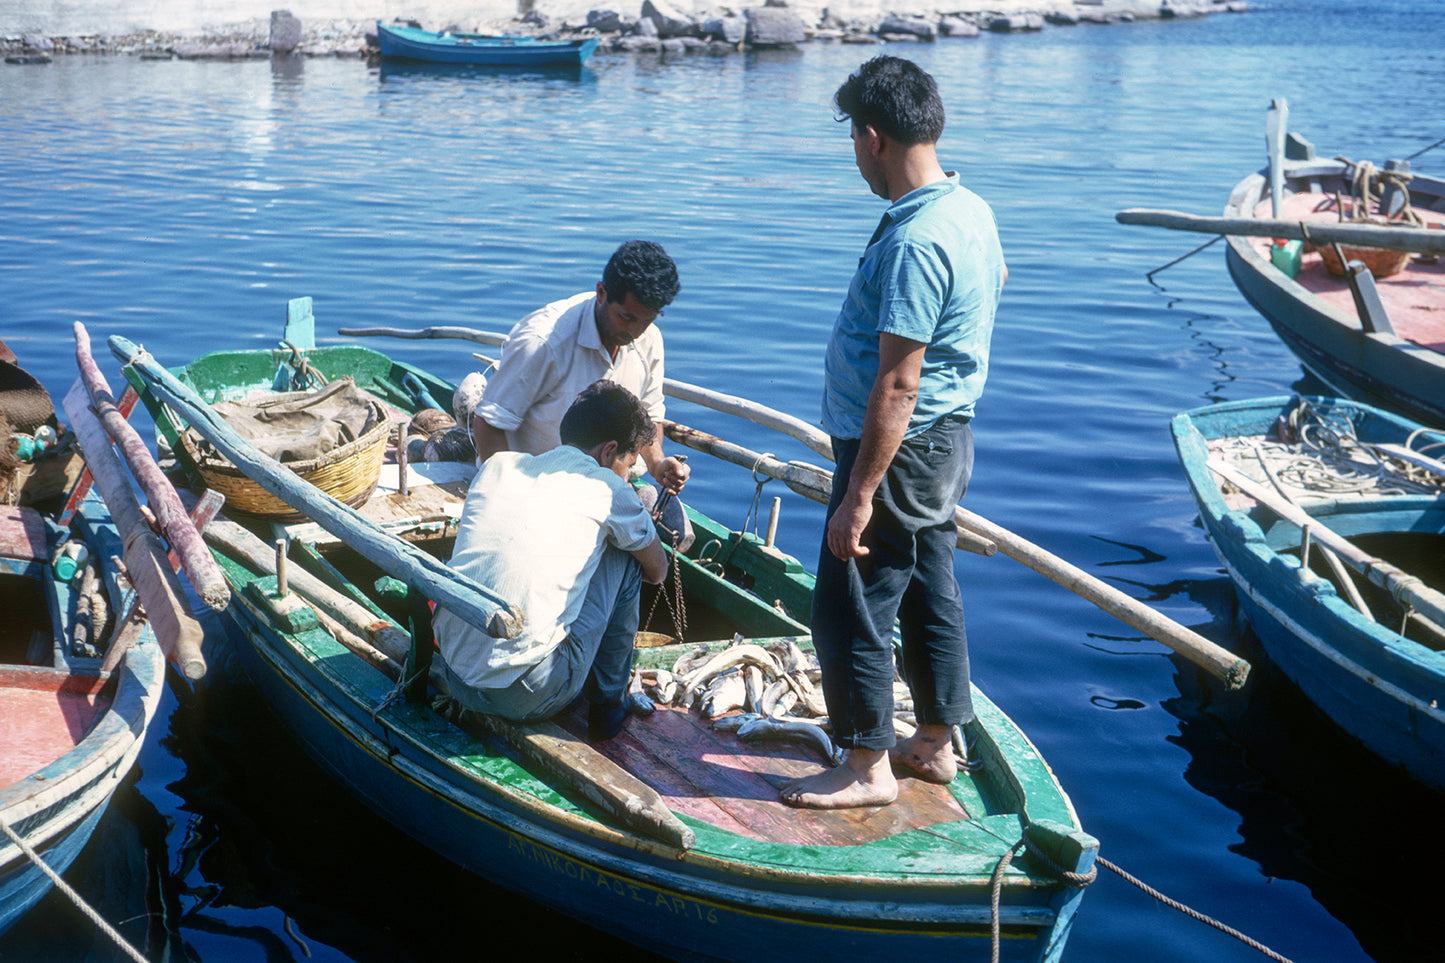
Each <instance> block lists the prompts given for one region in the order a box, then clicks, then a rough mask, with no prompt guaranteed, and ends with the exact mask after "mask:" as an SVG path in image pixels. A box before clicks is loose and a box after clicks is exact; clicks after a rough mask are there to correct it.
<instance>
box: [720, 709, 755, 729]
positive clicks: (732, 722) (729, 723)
mask: <svg viewBox="0 0 1445 963" xmlns="http://www.w3.org/2000/svg"><path fill="white" fill-rule="evenodd" d="M761 718H762V716H760V715H758V714H757V713H756V712H739V713H738V714H737V715H735V716H723V717H722V718H721V719H714V720H713V721H712V727H713V729H714V730H715V731H717V732H737V731H738V726H741V725H743V724H744V723H747V722H751V721H752V720H754V719H761Z"/></svg>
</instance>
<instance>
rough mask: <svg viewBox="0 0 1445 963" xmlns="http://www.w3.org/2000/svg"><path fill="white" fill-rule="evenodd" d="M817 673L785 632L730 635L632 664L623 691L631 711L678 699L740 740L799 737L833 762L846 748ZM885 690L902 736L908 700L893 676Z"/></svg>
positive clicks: (909, 716)
mask: <svg viewBox="0 0 1445 963" xmlns="http://www.w3.org/2000/svg"><path fill="white" fill-rule="evenodd" d="M821 678H822V671H821V670H820V669H819V667H818V659H817V657H816V656H815V655H813V654H812V653H811V652H804V651H803V650H802V649H801V648H800V647H799V646H798V644H797V642H795V641H794V640H793V639H790V638H783V639H773V640H770V641H769V642H768V643H767V644H758V643H756V642H749V641H748V640H746V639H745V638H743V637H742V636H741V635H737V636H734V637H733V640H732V642H731V643H730V644H728V645H726V646H724V647H722V648H721V649H718V648H715V647H714V646H710V645H707V644H703V645H699V646H697V647H696V648H694V649H692V650H690V651H688V652H686V653H684V654H683V655H681V656H680V657H679V658H678V659H677V661H676V662H674V663H673V665H672V668H671V669H670V670H669V669H637V670H635V671H634V672H633V674H632V689H631V693H630V697H631V700H632V709H633V711H634V712H637V713H638V714H641V715H648V714H650V713H652V712H653V711H655V710H656V707H657V705H658V704H662V705H670V706H679V707H682V708H685V709H689V710H691V711H695V712H698V713H701V715H702V716H703V718H705V719H711V720H714V721H713V728H714V729H716V730H719V731H723V732H734V733H736V734H737V737H738V738H739V739H741V740H742V741H743V742H761V741H774V740H785V741H794V742H802V743H805V744H807V745H810V746H813V747H814V748H816V749H817V750H818V752H819V753H820V754H821V755H822V756H823V758H824V760H825V761H827V763H828V764H829V765H833V766H836V765H838V764H839V763H840V762H842V761H843V758H844V756H845V754H846V753H847V750H845V749H840V748H839V747H837V746H835V745H834V744H833V740H832V737H831V736H830V735H829V727H828V707H827V705H826V703H824V701H823V692H822V690H821V689H819V688H818V686H819V683H820V680H821ZM893 692H894V720H893V725H894V728H895V730H897V732H898V734H899V736H900V737H907V736H909V735H911V734H912V733H913V730H914V727H915V725H916V722H915V719H914V717H913V701H912V698H911V696H910V693H909V691H908V687H907V685H905V684H904V683H903V682H902V680H900V679H897V678H895V679H894V682H893ZM739 710H741V711H739ZM955 751H956V752H958V753H959V754H960V755H961V756H964V755H965V754H964V752H963V745H962V741H961V737H956V738H955Z"/></svg>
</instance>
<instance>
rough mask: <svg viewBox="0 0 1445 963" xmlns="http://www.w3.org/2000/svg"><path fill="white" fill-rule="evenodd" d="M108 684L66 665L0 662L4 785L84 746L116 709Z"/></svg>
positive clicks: (1, 776)
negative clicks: (105, 692) (50, 666)
mask: <svg viewBox="0 0 1445 963" xmlns="http://www.w3.org/2000/svg"><path fill="white" fill-rule="evenodd" d="M104 684H105V680H104V679H101V678H99V677H94V678H90V677H84V676H72V675H69V674H68V673H67V672H65V671H64V670H61V669H48V668H40V667H34V666H0V786H8V785H10V784H11V783H13V782H15V781H17V780H19V779H23V778H25V777H26V776H29V775H30V774H31V773H33V772H35V771H37V770H39V769H43V768H44V767H45V766H47V765H49V764H50V763H52V762H54V761H55V760H56V759H59V758H60V757H61V756H63V755H65V754H66V753H67V752H69V751H70V750H72V749H74V748H75V747H76V746H77V745H79V743H80V741H81V740H82V739H84V738H85V736H86V733H88V732H90V730H91V729H93V728H95V724H96V722H97V720H99V719H100V717H101V716H103V715H104V714H105V712H106V710H107V709H108V708H109V707H110V699H109V697H108V696H102V694H101V690H102V687H103V686H104Z"/></svg>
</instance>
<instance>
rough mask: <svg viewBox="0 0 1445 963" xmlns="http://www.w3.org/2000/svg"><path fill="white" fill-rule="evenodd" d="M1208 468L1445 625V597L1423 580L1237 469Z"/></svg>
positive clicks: (1219, 465)
mask: <svg viewBox="0 0 1445 963" xmlns="http://www.w3.org/2000/svg"><path fill="white" fill-rule="evenodd" d="M1208 464H1209V468H1210V470H1211V471H1213V472H1214V473H1215V474H1216V475H1218V476H1219V477H1220V478H1223V479H1224V480H1226V481H1228V482H1229V483H1230V484H1231V485H1233V486H1235V487H1236V488H1238V489H1239V490H1240V491H1242V492H1244V493H1245V494H1246V495H1248V496H1249V497H1250V498H1253V499H1254V500H1255V501H1257V502H1259V503H1260V504H1261V505H1263V506H1264V507H1265V508H1268V509H1269V510H1270V511H1272V512H1274V513H1275V514H1276V515H1278V516H1279V517H1280V518H1282V519H1284V520H1285V521H1287V522H1289V523H1290V524H1291V525H1294V526H1295V527H1297V528H1303V527H1304V526H1305V525H1309V527H1310V534H1311V536H1312V537H1313V538H1314V540H1315V541H1317V542H1319V543H1321V544H1322V545H1324V546H1325V547H1327V548H1329V549H1330V550H1331V551H1333V552H1334V553H1335V554H1336V555H1338V556H1339V558H1340V560H1341V561H1343V562H1344V563H1345V564H1346V565H1348V566H1349V567H1350V568H1352V569H1354V570H1355V571H1356V572H1359V573H1360V574H1361V575H1363V576H1364V577H1365V578H1367V579H1369V580H1370V581H1371V582H1373V583H1374V584H1375V585H1378V586H1379V587H1380V588H1382V589H1385V590H1386V591H1388V592H1389V593H1390V594H1391V596H1393V597H1394V598H1395V600H1396V601H1399V602H1402V603H1408V604H1409V605H1410V607H1412V608H1414V609H1415V610H1417V611H1418V612H1420V614H1422V615H1424V616H1425V617H1426V618H1428V619H1430V620H1431V621H1433V622H1436V623H1442V624H1445V594H1441V593H1440V592H1437V591H1436V590H1435V589H1432V588H1430V587H1429V586H1428V585H1426V584H1425V583H1424V582H1423V581H1421V580H1420V579H1418V578H1416V577H1415V576H1413V575H1411V574H1409V573H1408V572H1405V571H1402V570H1401V569H1399V568H1396V567H1395V566H1394V565H1391V564H1390V563H1389V562H1387V561H1385V560H1384V559H1382V558H1376V557H1375V556H1373V555H1370V554H1369V553H1368V552H1365V551H1364V550H1363V549H1360V548H1358V547H1357V546H1356V545H1355V544H1354V543H1353V542H1351V541H1349V540H1348V539H1346V538H1345V537H1344V536H1342V535H1340V534H1338V533H1337V532H1334V531H1332V530H1331V529H1329V528H1328V527H1326V526H1325V525H1324V524H1323V523H1322V522H1321V521H1320V520H1319V519H1318V518H1315V517H1313V516H1311V515H1310V514H1309V513H1307V512H1305V511H1304V510H1303V509H1301V508H1299V507H1298V506H1296V505H1293V504H1291V503H1289V502H1287V501H1285V500H1284V499H1282V498H1280V497H1279V496H1277V495H1276V494H1275V493H1274V492H1272V491H1270V490H1269V489H1268V488H1265V487H1264V486H1263V485H1261V484H1259V483H1258V482H1256V481H1255V480H1254V479H1252V478H1250V477H1249V476H1248V475H1246V474H1244V473H1243V472H1241V471H1238V470H1237V469H1235V468H1233V467H1231V466H1229V465H1226V464H1224V463H1223V462H1221V461H1218V460H1216V459H1213V458H1211V459H1210V460H1209V462H1208Z"/></svg>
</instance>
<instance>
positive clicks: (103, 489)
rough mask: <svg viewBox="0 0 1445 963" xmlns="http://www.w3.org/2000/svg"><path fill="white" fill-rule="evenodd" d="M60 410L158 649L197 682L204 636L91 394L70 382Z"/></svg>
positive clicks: (203, 662) (202, 663) (78, 383)
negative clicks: (116, 536)
mask: <svg viewBox="0 0 1445 963" xmlns="http://www.w3.org/2000/svg"><path fill="white" fill-rule="evenodd" d="M63 407H64V408H65V414H66V416H67V417H68V418H69V419H70V428H71V430H72V431H74V432H75V437H76V440H77V441H79V443H80V448H81V451H82V452H83V453H84V454H85V460H86V462H87V464H89V465H90V473H91V476H92V477H93V478H94V480H95V487H96V488H97V489H98V490H99V491H100V496H101V498H103V499H105V503H106V505H107V506H108V507H109V508H110V513H111V518H112V519H113V520H114V521H115V526H116V529H117V530H118V531H119V532H120V536H121V540H122V543H123V544H124V546H125V567H126V574H127V576H128V577H129V578H130V582H131V584H132V585H133V586H135V590H136V593H137V594H139V595H140V598H141V602H142V603H143V604H144V605H145V610H146V614H147V615H148V616H149V617H150V620H151V625H152V626H153V627H154V628H155V632H156V638H157V639H158V640H159V641H160V643H161V648H162V649H164V650H165V652H166V655H167V656H168V657H169V658H170V659H171V661H173V662H175V663H176V664H177V665H178V666H180V669H181V671H182V672H184V673H185V675H186V678H188V679H199V678H201V677H202V676H204V675H205V674H206V660H205V658H204V657H203V656H202V655H201V639H202V637H203V635H204V633H203V632H202V630H201V625H200V623H199V622H197V621H196V620H195V619H194V618H193V617H192V616H191V614H190V612H189V611H188V609H187V607H186V604H185V601H184V594H183V592H182V590H181V585H180V581H179V580H178V579H177V578H176V573H175V572H173V571H171V567H170V565H169V564H167V562H166V552H165V548H164V547H163V546H162V545H161V541H160V539H159V538H157V537H156V536H155V533H154V532H152V531H151V530H150V526H149V525H147V524H146V521H145V517H144V516H143V515H142V514H141V510H140V503H139V502H138V501H137V500H136V497H135V491H134V490H133V489H132V488H131V485H130V479H129V476H127V475H126V473H125V469H124V467H123V466H122V465H121V462H120V456H118V455H117V454H116V453H115V449H113V448H112V447H111V446H110V437H109V436H108V435H107V434H106V433H105V429H104V428H102V427H101V424H100V421H99V420H97V418H96V416H95V414H94V413H93V412H92V411H91V410H90V392H89V390H87V389H86V387H85V384H84V383H83V382H81V381H79V380H77V381H76V382H75V384H74V385H73V386H72V387H71V389H70V393H69V394H67V395H66V396H65V401H64V405H63Z"/></svg>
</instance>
